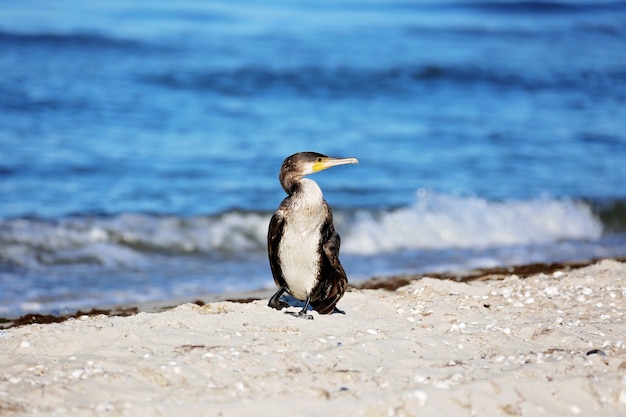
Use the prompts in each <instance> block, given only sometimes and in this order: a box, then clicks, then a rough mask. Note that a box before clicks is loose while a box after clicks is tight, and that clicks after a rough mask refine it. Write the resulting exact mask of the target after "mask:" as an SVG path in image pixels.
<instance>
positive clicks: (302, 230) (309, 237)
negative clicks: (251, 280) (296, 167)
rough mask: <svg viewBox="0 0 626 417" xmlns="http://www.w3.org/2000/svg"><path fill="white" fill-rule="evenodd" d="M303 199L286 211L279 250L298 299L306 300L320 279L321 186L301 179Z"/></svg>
mask: <svg viewBox="0 0 626 417" xmlns="http://www.w3.org/2000/svg"><path fill="white" fill-rule="evenodd" d="M302 186H303V189H302V190H301V191H302V193H301V194H300V196H301V197H300V198H296V199H294V201H293V203H294V204H293V205H292V206H290V207H289V210H287V212H286V213H285V217H286V218H285V228H284V230H283V237H282V239H281V242H280V247H279V249H278V256H279V257H280V263H281V270H282V273H283V277H284V278H285V281H286V282H287V285H288V287H289V292H290V293H291V295H293V296H294V297H295V298H297V299H300V300H306V298H307V297H308V295H309V294H310V292H311V290H312V289H313V287H314V286H315V284H316V282H317V273H318V269H319V262H320V257H319V253H318V250H319V245H320V238H321V236H320V231H321V226H322V223H324V220H325V214H326V213H325V211H324V199H323V196H322V191H321V190H320V188H319V186H318V185H317V184H316V183H315V182H314V181H312V180H308V179H303V180H302Z"/></svg>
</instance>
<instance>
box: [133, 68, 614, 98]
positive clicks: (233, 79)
mask: <svg viewBox="0 0 626 417" xmlns="http://www.w3.org/2000/svg"><path fill="white" fill-rule="evenodd" d="M138 81H139V82H144V83H148V84H152V85H156V86H160V87H163V88H168V89H173V90H192V91H198V90H201V91H209V92H215V93H220V94H226V95H233V96H248V95H257V94H268V93H272V94H298V95H299V94H302V95H312V96H322V97H325V96H329V97H342V96H347V97H352V96H366V97H367V96H370V95H378V94H384V95H400V96H402V95H406V94H411V93H412V92H413V91H414V90H415V89H419V88H423V87H424V86H425V85H427V84H428V83H444V84H445V83H452V84H458V85H463V86H465V85H467V84H468V83H469V84H485V85H494V86H498V87H507V88H521V89H525V90H536V89H540V90H543V89H548V90H549V89H558V90H561V89H572V88H575V89H586V90H589V91H592V92H597V91H603V90H604V89H607V88H614V86H615V85H620V83H623V82H624V81H626V73H625V72H624V71H621V70H615V71H609V72H607V71H593V70H589V69H585V70H580V71H576V70H572V72H570V73H556V72H555V73H550V72H546V73H539V74H534V75H533V73H531V72H525V73H519V72H518V71H515V70H514V69H511V70H510V71H509V70H506V69H505V68H493V67H489V68H488V67H471V66H457V65H440V64H424V65H418V66H402V67H390V68H355V67H337V68H333V67H330V68H329V67H322V66H319V67H318V66H303V67H296V68H280V69H278V68H269V67H265V66H248V67H241V68H233V69H223V70H215V71H207V72H191V71H180V72H177V73H163V74H158V73H155V74H145V75H142V76H140V77H139V78H138Z"/></svg>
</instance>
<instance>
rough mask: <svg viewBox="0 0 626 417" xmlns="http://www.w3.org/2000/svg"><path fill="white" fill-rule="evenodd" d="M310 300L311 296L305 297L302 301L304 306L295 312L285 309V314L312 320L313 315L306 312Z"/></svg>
mask: <svg viewBox="0 0 626 417" xmlns="http://www.w3.org/2000/svg"><path fill="white" fill-rule="evenodd" d="M310 302H311V298H310V297H307V298H306V302H305V303H304V307H302V310H300V311H298V312H297V313H294V312H293V311H285V314H291V315H292V316H294V317H299V318H303V319H308V320H313V316H312V315H310V314H307V313H306V312H307V310H308V309H309V303H310Z"/></svg>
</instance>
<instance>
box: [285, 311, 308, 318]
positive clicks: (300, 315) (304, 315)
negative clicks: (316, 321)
mask: <svg viewBox="0 0 626 417" xmlns="http://www.w3.org/2000/svg"><path fill="white" fill-rule="evenodd" d="M285 314H290V315H292V316H294V317H298V318H301V319H307V320H313V316H312V315H310V314H307V313H306V311H304V310H300V311H298V312H297V313H296V312H294V311H285Z"/></svg>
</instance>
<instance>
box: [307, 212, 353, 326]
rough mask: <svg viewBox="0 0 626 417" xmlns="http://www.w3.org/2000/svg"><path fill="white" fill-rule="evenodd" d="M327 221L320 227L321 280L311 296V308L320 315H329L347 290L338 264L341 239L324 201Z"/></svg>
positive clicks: (342, 270)
mask: <svg viewBox="0 0 626 417" xmlns="http://www.w3.org/2000/svg"><path fill="white" fill-rule="evenodd" d="M324 206H325V208H326V210H327V213H328V215H327V221H326V222H325V223H324V225H323V226H322V254H321V255H322V263H321V268H322V270H321V279H320V282H319V284H318V286H317V287H316V288H314V290H313V294H312V295H311V306H312V307H313V308H314V309H315V310H316V311H317V312H318V313H320V314H330V313H332V312H333V311H334V310H335V305H336V304H337V302H338V301H339V300H340V299H341V297H343V294H344V293H345V292H346V289H347V288H348V278H347V276H346V272H345V271H344V269H343V266H341V263H340V262H339V247H340V245H341V238H340V237H339V235H338V234H337V232H336V231H335V226H334V225H333V215H332V212H331V211H330V208H329V207H328V204H326V202H325V201H324Z"/></svg>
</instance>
